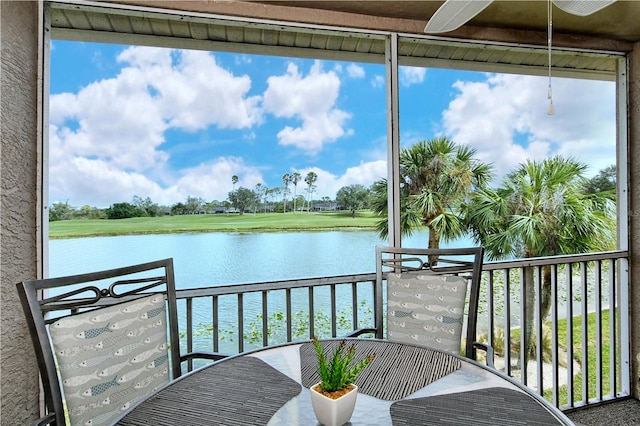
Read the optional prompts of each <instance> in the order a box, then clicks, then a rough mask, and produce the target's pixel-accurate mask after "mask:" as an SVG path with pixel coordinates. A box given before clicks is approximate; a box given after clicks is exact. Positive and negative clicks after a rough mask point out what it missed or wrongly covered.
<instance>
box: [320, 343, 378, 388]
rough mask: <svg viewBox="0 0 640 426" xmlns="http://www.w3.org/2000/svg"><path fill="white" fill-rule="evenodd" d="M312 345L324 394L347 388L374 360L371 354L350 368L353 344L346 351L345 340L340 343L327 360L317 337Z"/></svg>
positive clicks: (353, 351) (353, 352) (353, 350)
mask: <svg viewBox="0 0 640 426" xmlns="http://www.w3.org/2000/svg"><path fill="white" fill-rule="evenodd" d="M313 345H314V346H315V349H316V354H317V356H318V374H319V375H320V380H321V382H320V389H321V390H323V391H325V392H335V391H338V390H341V389H344V388H346V387H347V386H349V385H350V384H351V383H353V381H354V380H355V379H356V376H357V375H358V373H360V371H362V369H364V368H365V367H366V366H367V365H368V364H369V363H370V362H371V361H373V359H374V358H375V354H371V355H369V356H368V357H366V358H365V359H363V360H362V361H360V362H358V363H356V364H355V365H353V366H351V362H352V360H353V355H354V354H355V352H356V347H355V344H351V346H349V348H348V349H347V348H346V345H347V342H346V341H345V340H343V341H341V342H340V344H339V345H338V347H337V348H336V349H335V350H334V351H333V354H332V355H331V356H330V357H329V358H327V357H326V356H325V354H324V349H323V348H322V345H321V344H320V342H319V341H318V338H317V337H314V338H313ZM345 349H346V351H345Z"/></svg>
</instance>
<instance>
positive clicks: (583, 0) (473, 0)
mask: <svg viewBox="0 0 640 426" xmlns="http://www.w3.org/2000/svg"><path fill="white" fill-rule="evenodd" d="M615 2H616V0H547V16H548V19H547V21H548V22H547V33H548V38H547V47H548V55H549V62H548V67H549V88H548V91H547V99H548V100H549V109H548V111H547V114H549V115H553V114H554V112H555V108H554V106H553V99H552V95H551V32H552V31H551V28H552V19H551V15H552V13H551V9H552V6H551V5H552V3H553V4H555V5H556V6H557V7H559V8H560V9H561V10H564V11H565V12H567V13H570V14H572V15H577V16H588V15H591V14H593V13H596V12H597V11H599V10H600V9H604V8H605V7H607V6H609V5H610V4H612V3H615ZM491 3H493V0H446V1H445V2H444V4H443V5H442V6H440V8H439V9H438V10H436V13H434V14H433V16H432V17H431V19H429V22H427V26H426V27H425V28H424V32H425V33H446V32H449V31H453V30H455V29H457V28H460V27H461V26H463V25H464V24H466V23H467V22H469V21H470V20H471V19H473V18H474V17H475V16H476V15H478V14H479V13H480V12H482V11H483V10H484V9H486V8H487V6H489V5H490V4H491Z"/></svg>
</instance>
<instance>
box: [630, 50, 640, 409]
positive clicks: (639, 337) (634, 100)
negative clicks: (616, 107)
mask: <svg viewBox="0 0 640 426" xmlns="http://www.w3.org/2000/svg"><path fill="white" fill-rule="evenodd" d="M628 61H629V146H630V148H629V191H630V194H631V196H630V202H629V208H630V210H631V214H630V230H629V232H630V247H629V249H630V252H631V262H630V263H631V265H630V269H631V271H630V277H629V285H630V293H629V299H630V305H631V324H630V329H631V368H632V376H631V390H632V391H633V394H634V396H635V398H636V399H640V286H639V285H638V282H639V278H640V43H637V44H636V45H635V48H634V50H633V52H631V54H630V55H629V59H628Z"/></svg>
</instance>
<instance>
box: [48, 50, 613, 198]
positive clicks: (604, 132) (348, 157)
mask: <svg viewBox="0 0 640 426" xmlns="http://www.w3.org/2000/svg"><path fill="white" fill-rule="evenodd" d="M547 85H548V79H547V78H546V77H533V76H521V75H510V74H488V73H479V72H463V71H453V70H442V69H432V68H429V69H426V68H411V67H403V68H401V70H400V130H401V143H402V145H403V146H407V145H410V144H412V143H414V142H416V141H418V140H421V139H430V138H432V137H438V136H447V137H450V138H451V139H453V140H454V141H455V142H456V143H458V144H465V145H470V146H472V147H474V148H475V149H476V150H477V158H479V159H480V160H482V161H485V162H487V163H491V164H493V167H494V171H495V175H496V180H495V184H496V185H497V184H499V182H500V180H501V178H502V176H503V175H504V174H505V173H508V172H509V171H510V170H512V169H513V168H515V167H516V166H517V165H518V164H519V163H521V162H523V161H525V160H526V159H528V158H529V159H537V160H539V159H543V158H546V157H548V156H551V155H556V154H559V155H564V156H571V157H573V158H576V159H577V160H579V161H581V162H584V163H585V164H587V165H588V166H589V170H588V174H589V175H593V174H595V173H597V172H598V171H599V170H600V169H602V168H604V167H606V166H608V165H611V164H614V163H615V84H614V83H613V82H601V81H592V80H574V79H564V78H555V77H554V78H553V79H552V85H553V102H554V106H555V110H556V113H555V114H554V115H552V116H549V115H547V108H548V100H547ZM385 90H386V89H385V75H384V67H383V66H382V65H376V64H364V63H353V62H337V61H326V60H322V61H317V60H306V59H298V58H283V57H273V56H262V55H243V54H230V53H220V52H203V51H186V50H182V51H181V50H175V49H164V48H149V47H139V46H137V47H136V46H123V45H113V44H95V43H85V42H66V41H58V40H56V41H53V42H52V53H51V97H50V131H49V134H50V148H49V158H50V160H49V197H50V200H49V201H50V204H52V203H54V202H64V201H67V202H69V203H70V204H71V205H72V206H75V207H80V206H83V205H90V206H94V207H108V206H109V205H111V204H113V203H116V202H125V201H126V202H131V201H132V199H133V197H134V196H135V195H137V196H141V197H143V198H146V197H150V198H151V200H152V201H153V202H156V203H159V204H161V205H171V204H174V203H177V202H184V201H185V200H186V198H187V197H188V196H194V197H201V198H203V199H204V200H205V201H212V200H220V201H222V200H225V199H226V198H227V194H228V192H229V191H231V190H232V189H233V185H232V182H231V176H233V175H237V176H238V177H239V183H238V184H237V185H236V188H237V187H238V186H244V187H247V188H250V189H253V188H255V186H256V184H258V183H260V184H262V185H264V186H267V187H268V188H274V187H282V186H283V184H282V175H283V174H285V173H293V172H295V171H297V172H299V173H300V174H301V175H302V176H303V178H304V176H306V174H307V173H308V172H309V171H313V172H315V173H316V174H317V175H318V180H317V182H316V186H317V188H316V193H315V194H314V198H321V197H324V196H328V197H330V198H334V197H335V193H336V192H337V191H338V190H339V189H340V188H341V187H343V186H346V185H352V184H363V185H365V186H369V185H370V184H371V183H373V182H374V181H375V180H377V179H380V178H382V177H385V175H386V118H385V113H386V101H385ZM304 186H305V184H304V182H301V183H299V184H298V188H297V193H298V194H301V193H302V192H303V188H304ZM290 189H291V190H293V188H292V187H291V188H290Z"/></svg>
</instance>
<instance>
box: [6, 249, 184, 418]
mask: <svg viewBox="0 0 640 426" xmlns="http://www.w3.org/2000/svg"><path fill="white" fill-rule="evenodd" d="M17 287H18V293H19V295H20V300H21V302H22V305H23V308H24V312H25V315H26V317H27V322H28V325H29V331H30V333H31V337H32V340H33V344H34V347H35V351H36V356H37V358H38V366H39V368H40V375H41V378H42V384H43V388H44V392H45V400H46V405H47V411H48V413H49V414H48V418H49V420H50V423H52V424H57V425H64V424H66V423H67V420H68V421H69V422H70V423H71V424H82V425H84V424H109V423H110V420H113V419H114V418H115V417H117V416H119V415H120V414H121V413H122V411H123V410H126V409H127V408H128V407H129V406H130V405H131V404H133V403H135V402H136V401H137V400H139V399H142V398H144V397H145V396H147V395H149V394H150V393H151V392H153V391H154V390H155V389H157V388H158V387H160V386H162V385H164V384H166V383H168V382H169V380H170V375H171V376H173V377H174V378H175V377H178V376H180V374H181V370H180V341H179V334H178V318H177V308H176V298H175V282H174V273H173V260H172V259H164V260H160V261H155V262H150V263H145V264H140V265H134V266H127V267H122V268H117V269H111V270H106V271H99V272H92V273H87V274H81V275H74V276H68V277H59V278H49V279H42V280H32V281H24V282H21V283H18V285H17ZM169 364H171V367H170V366H169ZM63 401H64V404H63ZM64 405H66V412H67V413H66V414H67V417H65V411H64Z"/></svg>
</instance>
